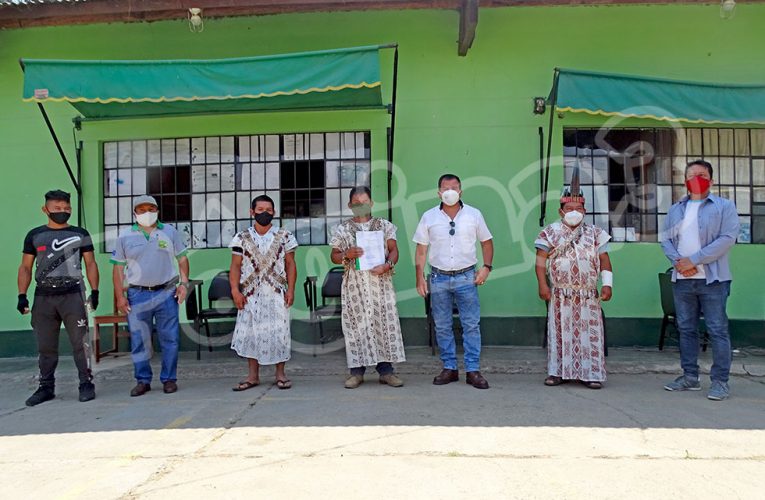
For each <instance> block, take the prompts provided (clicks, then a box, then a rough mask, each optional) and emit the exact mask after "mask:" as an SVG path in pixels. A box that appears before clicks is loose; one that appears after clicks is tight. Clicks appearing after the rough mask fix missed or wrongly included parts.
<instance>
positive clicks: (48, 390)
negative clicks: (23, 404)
mask: <svg viewBox="0 0 765 500" xmlns="http://www.w3.org/2000/svg"><path fill="white" fill-rule="evenodd" d="M55 397H56V393H55V392H54V390H53V387H50V386H47V385H41V386H40V387H39V388H38V389H37V390H36V391H35V393H34V394H32V395H31V396H29V399H27V406H36V405H39V404H40V403H44V402H46V401H50V400H51V399H53V398H55Z"/></svg>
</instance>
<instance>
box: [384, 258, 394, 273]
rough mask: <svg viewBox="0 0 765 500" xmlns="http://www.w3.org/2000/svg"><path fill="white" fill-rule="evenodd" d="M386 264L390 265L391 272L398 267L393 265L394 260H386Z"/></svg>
mask: <svg viewBox="0 0 765 500" xmlns="http://www.w3.org/2000/svg"><path fill="white" fill-rule="evenodd" d="M385 263H386V264H388V265H389V266H390V270H391V271H393V268H395V267H396V266H395V265H394V264H393V261H392V260H386V261H385Z"/></svg>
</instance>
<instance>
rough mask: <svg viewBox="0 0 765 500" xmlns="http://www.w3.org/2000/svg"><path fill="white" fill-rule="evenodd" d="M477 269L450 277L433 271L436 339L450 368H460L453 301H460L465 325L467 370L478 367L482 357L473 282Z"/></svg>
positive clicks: (432, 307) (443, 360) (431, 300)
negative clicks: (453, 317) (458, 366)
mask: <svg viewBox="0 0 765 500" xmlns="http://www.w3.org/2000/svg"><path fill="white" fill-rule="evenodd" d="M474 280H475V270H470V271H466V272H464V273H461V274H456V275H454V276H449V275H446V274H440V273H438V272H435V271H433V272H431V273H430V309H431V314H432V315H433V321H434V323H435V325H436V341H437V342H438V350H439V352H440V354H441V361H442V362H443V364H444V368H445V369H447V370H456V369H457V346H456V343H455V341H454V330H453V319H452V304H454V303H456V304H457V310H458V311H459V317H460V323H461V324H462V347H463V348H464V350H465V371H467V372H476V371H478V370H479V363H480V357H481V325H480V323H481V306H480V305H479V303H478V287H476V285H475V284H474V283H473V281H474Z"/></svg>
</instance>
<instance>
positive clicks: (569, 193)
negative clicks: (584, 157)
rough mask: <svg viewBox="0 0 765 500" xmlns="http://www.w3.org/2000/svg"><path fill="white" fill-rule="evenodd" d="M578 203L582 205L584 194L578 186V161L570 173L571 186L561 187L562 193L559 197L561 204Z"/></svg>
mask: <svg viewBox="0 0 765 500" xmlns="http://www.w3.org/2000/svg"><path fill="white" fill-rule="evenodd" d="M571 201H578V202H580V203H584V193H583V192H582V188H581V187H580V185H579V160H578V159H577V161H576V163H575V164H574V171H573V172H571V185H569V186H563V192H562V193H561V195H560V202H561V203H568V202H571Z"/></svg>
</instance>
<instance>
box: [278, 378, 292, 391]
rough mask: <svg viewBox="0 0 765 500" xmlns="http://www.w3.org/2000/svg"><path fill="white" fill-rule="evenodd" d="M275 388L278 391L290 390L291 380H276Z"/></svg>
mask: <svg viewBox="0 0 765 500" xmlns="http://www.w3.org/2000/svg"><path fill="white" fill-rule="evenodd" d="M276 387H277V388H278V389H279V390H285V389H290V388H292V381H291V380H289V379H285V380H277V381H276Z"/></svg>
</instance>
